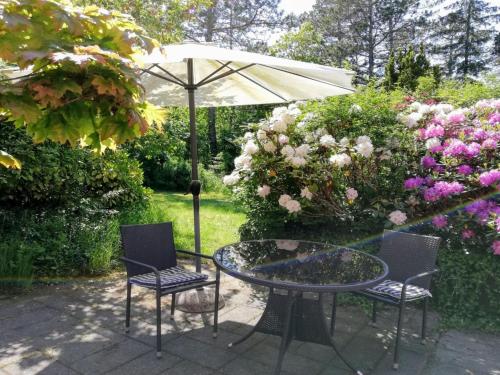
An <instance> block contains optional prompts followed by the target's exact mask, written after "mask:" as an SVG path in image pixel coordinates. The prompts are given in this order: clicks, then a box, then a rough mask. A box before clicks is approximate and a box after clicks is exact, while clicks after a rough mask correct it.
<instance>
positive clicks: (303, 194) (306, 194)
mask: <svg viewBox="0 0 500 375" xmlns="http://www.w3.org/2000/svg"><path fill="white" fill-rule="evenodd" d="M300 196H301V197H302V198H306V199H309V200H311V199H312V197H313V193H311V192H310V191H309V188H308V187H307V186H306V187H305V188H303V189H302V190H300Z"/></svg>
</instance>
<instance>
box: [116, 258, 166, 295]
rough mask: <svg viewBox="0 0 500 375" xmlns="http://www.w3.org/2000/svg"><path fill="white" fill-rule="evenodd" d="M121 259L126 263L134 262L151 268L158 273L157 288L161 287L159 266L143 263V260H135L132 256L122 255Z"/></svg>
mask: <svg viewBox="0 0 500 375" xmlns="http://www.w3.org/2000/svg"><path fill="white" fill-rule="evenodd" d="M120 260H121V261H123V262H124V263H130V264H134V265H136V266H141V267H144V268H148V269H150V270H151V271H153V272H154V273H155V275H156V287H157V288H160V287H161V282H160V271H158V268H156V267H154V266H152V265H150V264H146V263H142V262H139V261H137V260H133V259H130V258H127V257H120Z"/></svg>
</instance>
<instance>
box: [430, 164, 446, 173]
mask: <svg viewBox="0 0 500 375" xmlns="http://www.w3.org/2000/svg"><path fill="white" fill-rule="evenodd" d="M433 170H434V172H437V173H444V171H445V169H444V167H443V166H442V165H436V166H435V167H434V169H433Z"/></svg>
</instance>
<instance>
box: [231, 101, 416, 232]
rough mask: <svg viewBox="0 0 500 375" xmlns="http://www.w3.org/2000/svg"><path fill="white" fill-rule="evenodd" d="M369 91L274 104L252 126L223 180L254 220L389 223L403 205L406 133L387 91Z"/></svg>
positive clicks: (261, 222) (263, 224)
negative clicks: (378, 93)
mask: <svg viewBox="0 0 500 375" xmlns="http://www.w3.org/2000/svg"><path fill="white" fill-rule="evenodd" d="M372 94H373V93H372V92H368V93H361V94H357V95H358V97H357V98H356V99H357V101H358V103H360V104H357V103H356V102H354V100H353V99H352V98H351V97H342V98H332V99H329V100H327V101H324V102H320V103H308V104H305V103H295V104H291V105H289V106H288V107H278V108H275V109H274V111H273V113H272V115H271V116H270V117H269V118H268V119H265V120H262V121H261V122H260V123H259V124H254V125H251V126H250V130H251V131H249V132H247V133H246V134H245V136H244V139H243V142H242V143H243V144H242V148H241V150H242V154H241V155H240V156H238V157H237V158H236V159H235V163H234V164H235V169H234V171H233V172H232V173H231V174H229V175H227V176H225V177H224V183H225V184H226V185H228V186H231V187H233V189H234V190H235V191H236V192H237V193H238V194H239V195H240V197H242V198H243V199H244V201H245V203H246V205H247V208H248V209H249V211H250V215H249V220H250V223H251V224H252V225H255V226H261V227H263V228H267V227H268V224H269V223H270V222H273V221H274V223H272V224H271V225H275V224H276V222H281V223H283V222H299V223H301V224H302V225H308V224H313V223H318V222H325V221H331V220H334V221H340V222H344V223H347V222H352V221H353V220H354V219H355V218H356V217H359V216H363V217H365V218H369V220H372V221H374V222H375V223H377V226H378V227H379V228H380V229H381V228H382V227H383V225H384V224H385V223H389V222H388V220H387V219H388V217H389V214H390V212H392V211H394V210H395V209H398V208H401V207H403V206H404V202H403V201H402V199H401V198H400V196H402V195H403V192H404V189H403V179H404V177H405V173H406V167H405V165H406V164H408V163H409V162H411V160H410V158H411V150H409V146H410V145H411V143H410V142H409V141H410V138H411V137H408V136H407V135H406V134H404V133H401V132H402V131H404V129H405V127H404V126H403V125H402V124H400V123H398V121H397V118H396V113H395V112H394V111H393V110H390V106H391V102H390V100H389V97H382V98H379V97H376V96H374V95H372ZM384 99H385V100H384ZM331 101H333V102H335V106H333V105H332V102H331ZM334 108H335V109H338V111H337V110H333V111H332V109H334ZM330 119H335V120H333V121H335V123H332V122H331V120H330ZM370 122H372V123H371V124H370V125H371V126H370V127H366V126H364V124H366V123H370ZM386 125H389V126H386ZM400 148H405V150H408V152H404V153H400V152H398V151H397V150H398V149H400ZM394 178H396V179H397V181H398V182H397V183H396V184H395V181H394ZM393 216H394V215H393ZM271 217H273V218H272V219H271ZM398 219H399V220H396V221H397V222H398V223H399V224H401V223H402V221H401V220H402V216H401V215H400V216H398ZM365 224H366V223H365Z"/></svg>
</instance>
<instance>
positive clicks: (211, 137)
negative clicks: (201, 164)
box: [208, 107, 219, 156]
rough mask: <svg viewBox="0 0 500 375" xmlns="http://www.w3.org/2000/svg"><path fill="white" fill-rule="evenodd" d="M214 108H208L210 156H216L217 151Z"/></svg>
mask: <svg viewBox="0 0 500 375" xmlns="http://www.w3.org/2000/svg"><path fill="white" fill-rule="evenodd" d="M215 110H216V108H214V107H210V108H208V143H209V146H210V155H212V156H216V155H217V153H218V152H219V151H218V147H217V130H216V128H215V118H216V112H215Z"/></svg>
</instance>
